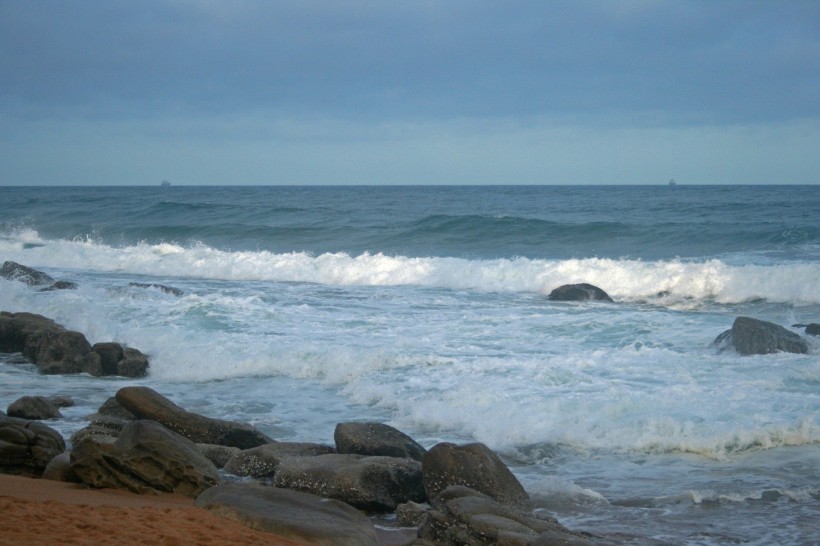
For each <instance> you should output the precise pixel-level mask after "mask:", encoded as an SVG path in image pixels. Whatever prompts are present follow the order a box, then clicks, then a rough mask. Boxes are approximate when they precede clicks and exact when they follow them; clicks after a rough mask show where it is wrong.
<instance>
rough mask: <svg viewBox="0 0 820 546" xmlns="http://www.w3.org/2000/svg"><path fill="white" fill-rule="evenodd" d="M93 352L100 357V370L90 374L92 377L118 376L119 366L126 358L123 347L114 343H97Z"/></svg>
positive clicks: (93, 347)
mask: <svg viewBox="0 0 820 546" xmlns="http://www.w3.org/2000/svg"><path fill="white" fill-rule="evenodd" d="M91 350H92V351H94V352H95V353H97V354H98V355H100V367H99V370H95V371H91V372H89V373H90V374H91V375H96V376H100V375H117V364H119V362H120V360H122V359H123V358H124V354H123V350H122V345H120V344H119V343H115V342H113V341H109V342H106V343H95V344H94V345H93V346H92V347H91Z"/></svg>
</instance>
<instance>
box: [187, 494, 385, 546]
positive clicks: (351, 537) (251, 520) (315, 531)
mask: <svg viewBox="0 0 820 546" xmlns="http://www.w3.org/2000/svg"><path fill="white" fill-rule="evenodd" d="M194 505H195V506H197V507H199V508H204V509H206V510H210V511H212V512H214V513H216V514H219V515H220V516H223V517H226V518H228V519H231V520H234V521H238V522H240V523H242V524H243V525H246V526H248V527H250V528H252V529H256V530H259V531H267V532H269V533H276V534H277V535H281V536H283V537H285V538H290V539H294V540H300V541H305V542H308V543H310V544H323V545H328V546H368V545H373V546H379V544H380V542H379V537H378V534H377V533H376V529H375V528H374V527H373V524H372V523H371V522H370V520H369V519H368V518H367V517H366V516H365V515H364V514H362V513H361V512H359V511H358V510H356V509H355V508H353V507H351V506H349V505H347V504H345V503H343V502H340V501H335V500H332V499H325V498H322V497H319V496H316V495H311V494H309V493H302V492H299V491H291V490H288V489H278V488H275V487H265V486H262V485H258V484H247V483H244V484H243V483H229V484H224V485H218V486H216V487H211V488H210V489H208V490H206V491H205V492H204V493H202V494H201V495H199V496H198V497H197V499H196V502H195V503H194Z"/></svg>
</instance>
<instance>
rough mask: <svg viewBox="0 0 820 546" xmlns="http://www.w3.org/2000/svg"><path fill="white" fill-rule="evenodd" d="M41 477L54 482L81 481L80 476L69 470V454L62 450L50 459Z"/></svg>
mask: <svg viewBox="0 0 820 546" xmlns="http://www.w3.org/2000/svg"><path fill="white" fill-rule="evenodd" d="M43 479H44V480H51V481H55V482H71V483H82V482H81V481H80V478H79V477H78V476H77V475H76V474H75V473H74V472H72V471H71V455H70V454H69V453H68V452H67V451H64V452H62V453H60V454H59V455H57V456H56V457H54V458H53V459H51V460H50V461H49V462H48V464H47V465H46V469H45V470H44V471H43Z"/></svg>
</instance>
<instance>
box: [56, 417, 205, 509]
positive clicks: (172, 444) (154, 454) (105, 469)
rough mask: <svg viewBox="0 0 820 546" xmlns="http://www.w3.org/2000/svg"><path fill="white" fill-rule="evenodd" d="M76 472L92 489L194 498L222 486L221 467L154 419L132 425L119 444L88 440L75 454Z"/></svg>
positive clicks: (124, 429)
mask: <svg viewBox="0 0 820 546" xmlns="http://www.w3.org/2000/svg"><path fill="white" fill-rule="evenodd" d="M70 468H71V471H72V472H74V474H76V475H77V477H78V478H79V479H80V480H81V481H82V483H84V484H86V485H88V486H89V487H96V488H105V487H110V488H114V489H127V490H128V491H132V492H134V493H141V494H144V493H157V492H165V493H172V492H174V493H179V494H182V495H187V496H190V497H195V496H197V495H198V494H199V493H201V492H202V491H204V490H205V489H207V488H208V487H211V486H213V485H216V484H217V483H219V477H218V475H217V471H216V467H214V465H213V464H212V463H211V461H209V460H208V459H206V458H205V457H204V456H203V455H202V454H201V453H200V452H199V450H198V449H197V448H196V446H195V445H194V444H193V443H192V442H191V441H190V440H187V439H186V438H183V437H182V436H180V435H179V434H176V433H174V432H172V431H170V430H168V429H167V428H165V427H164V426H162V425H160V424H159V423H156V422H154V421H146V420H139V421H131V422H130V423H128V424H127V425H126V426H125V427H124V428H123V429H122V432H121V433H120V435H119V437H118V438H117V440H116V441H114V442H101V441H97V440H96V439H94V438H84V439H83V440H81V441H80V442H79V444H78V445H76V446H74V449H73V450H72V451H71V465H70Z"/></svg>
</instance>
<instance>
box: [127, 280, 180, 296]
mask: <svg viewBox="0 0 820 546" xmlns="http://www.w3.org/2000/svg"><path fill="white" fill-rule="evenodd" d="M128 286H133V287H136V288H156V289H157V290H161V291H162V292H165V293H166V294H171V295H174V296H182V295H184V294H185V292H183V291H182V290H180V289H179V288H174V287H173V286H166V285H164V284H153V283H144V282H129V283H128Z"/></svg>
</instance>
